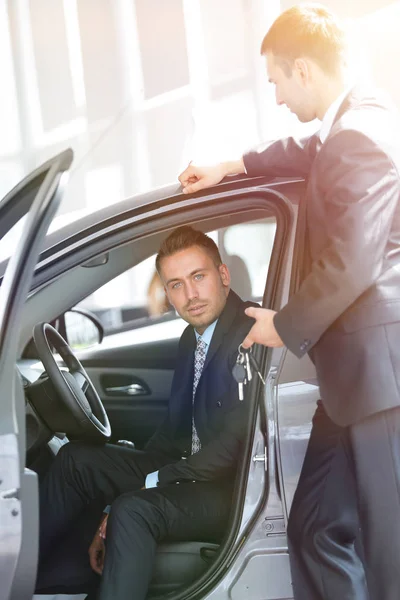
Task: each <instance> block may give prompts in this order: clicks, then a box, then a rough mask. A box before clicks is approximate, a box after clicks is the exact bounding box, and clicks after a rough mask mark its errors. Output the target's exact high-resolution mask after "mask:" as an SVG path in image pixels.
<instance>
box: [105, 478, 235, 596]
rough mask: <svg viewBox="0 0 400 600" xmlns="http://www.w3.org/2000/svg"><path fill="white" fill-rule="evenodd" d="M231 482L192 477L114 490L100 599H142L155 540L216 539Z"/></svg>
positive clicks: (222, 525)
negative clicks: (193, 479)
mask: <svg viewBox="0 0 400 600" xmlns="http://www.w3.org/2000/svg"><path fill="white" fill-rule="evenodd" d="M231 496H232V485H231V484H230V483H229V484H228V483H226V482H206V483H204V482H196V483H185V484H179V485H170V486H166V487H165V488H155V489H150V490H143V491H140V492H137V493H133V494H131V493H127V494H123V495H122V496H120V497H119V498H118V499H117V500H116V501H115V502H114V503H113V504H112V508H111V513H110V517H109V520H108V525H107V545H106V557H105V565H104V571H103V576H102V581H101V586H100V592H99V598H100V600H129V599H130V598H132V599H133V598H135V600H144V598H145V597H146V594H147V590H148V586H149V583H150V580H151V576H152V571H153V564H154V556H155V552H156V547H157V543H159V542H161V541H162V540H164V539H166V538H168V540H173V541H183V540H198V541H202V540H204V541H211V540H216V539H217V538H218V539H220V538H221V537H222V535H223V532H224V530H225V528H226V525H227V520H228V515H229V509H230V505H231Z"/></svg>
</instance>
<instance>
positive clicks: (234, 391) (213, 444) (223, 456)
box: [158, 303, 254, 485]
mask: <svg viewBox="0 0 400 600" xmlns="http://www.w3.org/2000/svg"><path fill="white" fill-rule="evenodd" d="M248 305H250V303H249V304H248ZM245 306H246V305H244V307H243V311H244V308H245ZM253 323H254V320H253V319H249V318H247V317H246V318H245V321H244V323H243V324H242V326H241V327H238V329H237V331H236V333H235V336H234V340H233V341H232V343H231V345H230V348H229V349H227V350H226V352H227V354H228V355H227V361H228V365H229V366H228V371H227V384H226V385H227V388H226V394H227V395H228V396H230V397H232V398H234V402H232V407H231V408H230V410H229V411H227V412H226V413H225V415H224V422H223V427H222V429H221V431H220V432H219V435H217V436H216V437H215V439H213V440H212V441H210V442H209V443H208V444H205V445H204V446H202V448H201V449H200V450H199V452H197V453H196V454H193V455H191V456H189V457H188V458H186V459H181V460H180V461H178V462H177V463H175V464H170V465H166V466H165V467H162V468H161V469H160V470H159V474H158V478H159V485H168V484H169V483H174V482H175V481H182V480H188V481H193V480H195V481H212V480H215V479H220V478H223V477H226V476H229V475H231V474H232V473H233V472H234V469H235V467H236V464H237V459H238V456H239V453H240V449H241V444H242V442H243V439H244V436H245V433H246V426H247V420H248V412H249V411H248V404H247V402H246V398H245V399H244V401H243V402H241V401H240V400H239V397H238V387H237V384H236V382H235V380H234V379H233V377H232V375H231V370H232V367H233V364H234V362H235V360H236V353H237V348H238V346H239V344H240V343H241V342H242V341H243V339H244V338H245V337H246V335H247V333H248V331H249V330H250V327H251V325H252V324H253Z"/></svg>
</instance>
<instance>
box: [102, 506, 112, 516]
mask: <svg viewBox="0 0 400 600" xmlns="http://www.w3.org/2000/svg"><path fill="white" fill-rule="evenodd" d="M110 510H111V505H110V504H107V506H106V507H105V509H104V510H103V513H105V514H106V515H108V514H110Z"/></svg>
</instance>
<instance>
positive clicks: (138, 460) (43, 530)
mask: <svg viewBox="0 0 400 600" xmlns="http://www.w3.org/2000/svg"><path fill="white" fill-rule="evenodd" d="M162 464H163V461H162V459H160V457H155V456H153V455H150V454H147V453H144V452H138V451H133V450H130V449H127V448H122V447H119V446H112V445H105V446H89V445H85V444H82V443H69V444H66V445H65V446H63V447H62V448H61V450H60V451H59V453H58V455H57V456H56V458H55V460H54V462H53V465H52V466H51V468H50V470H49V472H48V474H47V475H46V477H45V479H44V481H43V482H42V484H41V486H40V557H41V559H43V558H44V557H45V556H46V554H47V553H48V551H49V550H50V548H51V545H52V543H53V541H54V540H56V539H57V538H59V537H60V536H61V535H63V534H64V533H65V532H66V531H67V530H68V528H69V527H70V526H71V525H72V524H73V523H74V522H75V520H76V519H77V518H78V516H79V515H80V514H81V513H82V511H83V510H84V509H85V508H86V507H87V506H88V504H89V503H90V502H92V501H99V502H103V503H104V505H106V504H108V503H111V502H112V500H113V499H114V498H116V497H117V496H118V495H119V494H121V493H123V492H125V491H128V490H135V489H139V488H140V487H142V486H143V484H144V480H145V476H146V474H147V473H149V472H151V471H153V470H157V469H158V468H159V467H160V466H162ZM164 464H165V463H164Z"/></svg>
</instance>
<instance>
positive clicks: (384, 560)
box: [350, 408, 400, 600]
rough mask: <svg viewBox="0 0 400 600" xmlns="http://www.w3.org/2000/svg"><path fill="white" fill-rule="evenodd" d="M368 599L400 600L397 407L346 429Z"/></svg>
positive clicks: (399, 426)
mask: <svg viewBox="0 0 400 600" xmlns="http://www.w3.org/2000/svg"><path fill="white" fill-rule="evenodd" d="M350 436H351V442H352V447H353V454H354V463H355V472H356V481H357V487H358V497H359V512H360V520H361V524H362V531H363V540H364V552H365V562H366V570H367V579H368V589H369V591H370V598H371V600H398V599H399V598H400V408H394V409H392V410H388V411H382V412H381V413H378V414H376V415H373V416H372V417H369V418H368V419H365V420H364V421H362V422H360V423H358V424H357V425H353V426H352V427H351V433H350Z"/></svg>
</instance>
